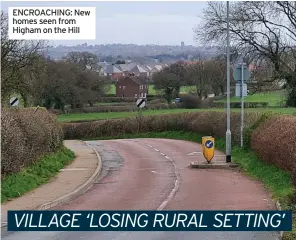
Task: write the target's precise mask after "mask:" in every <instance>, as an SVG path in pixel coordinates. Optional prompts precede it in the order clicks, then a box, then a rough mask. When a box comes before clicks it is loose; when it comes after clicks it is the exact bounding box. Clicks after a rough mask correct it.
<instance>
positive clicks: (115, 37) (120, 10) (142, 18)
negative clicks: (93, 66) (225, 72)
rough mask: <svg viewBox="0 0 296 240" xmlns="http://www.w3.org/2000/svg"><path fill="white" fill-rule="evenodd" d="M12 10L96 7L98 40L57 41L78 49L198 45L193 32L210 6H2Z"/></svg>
mask: <svg viewBox="0 0 296 240" xmlns="http://www.w3.org/2000/svg"><path fill="white" fill-rule="evenodd" d="M12 6H20V7H21V6H28V7H29V6H32V7H33V6H35V7H38V6H40V7H41V6H52V7H56V6H61V7H62V6H69V7H70V6H71V7H78V6H90V7H91V6H93V7H96V9H97V13H96V16H97V39H96V40H94V41H55V44H67V45H76V44H80V43H84V42H87V43H88V44H106V43H124V44H128V43H134V44H161V45H180V43H181V41H184V42H185V45H196V42H195V41H194V39H193V37H194V35H193V30H192V29H193V28H194V27H195V26H196V24H198V23H199V21H200V17H201V14H202V9H203V8H205V7H206V2H186V1H184V2H181V1H180V2H148V1H147V2H128V1H127V2H2V9H3V10H5V11H6V10H7V8H8V7H12Z"/></svg>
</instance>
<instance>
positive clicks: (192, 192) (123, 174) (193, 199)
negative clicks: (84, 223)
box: [2, 139, 279, 240]
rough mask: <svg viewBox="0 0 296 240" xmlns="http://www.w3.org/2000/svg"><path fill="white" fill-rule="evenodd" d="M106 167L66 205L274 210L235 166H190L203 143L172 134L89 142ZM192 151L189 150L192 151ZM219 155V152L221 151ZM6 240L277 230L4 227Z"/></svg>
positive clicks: (155, 238) (160, 238)
mask: <svg viewBox="0 0 296 240" xmlns="http://www.w3.org/2000/svg"><path fill="white" fill-rule="evenodd" d="M89 143H90V144H91V145H92V146H93V147H95V148H96V149H97V150H98V152H99V153H100V155H101V157H102V161H103V169H102V173H101V175H100V176H99V178H98V179H97V180H96V183H95V184H94V186H93V187H92V188H91V189H89V190H88V191H87V192H86V193H84V194H83V195H81V196H79V197H78V198H76V199H75V200H73V201H71V202H69V203H67V204H65V205H61V206H58V207H56V208H55V209H64V210H70V209H71V210H156V209H158V210H271V209H275V205H274V203H273V202H272V201H271V199H270V196H269V195H268V193H267V192H266V191H265V190H264V188H263V186H262V185H261V184H260V183H258V182H254V181H253V180H251V179H249V178H248V177H246V176H244V175H242V174H241V173H239V172H237V171H234V170H221V169H219V170H218V169H217V170H206V169H203V170H202V169H190V168H189V167H188V166H189V164H190V162H191V161H195V160H196V159H197V158H201V157H202V155H201V154H198V153H196V154H190V153H192V152H200V151H201V148H200V145H198V144H195V143H191V142H186V141H179V140H168V139H128V140H109V141H90V142H89ZM188 154H189V155H188ZM217 154H219V153H217ZM2 239H4V240H20V239H23V240H78V239H86V240H95V239H96V240H97V239H100V240H117V239H118V240H139V239H141V240H168V239H170V240H214V239H215V240H216V239H217V240H226V239H231V240H232V239H233V240H234V239H235V240H250V239H254V240H275V239H279V233H276V232H5V231H3V233H2Z"/></svg>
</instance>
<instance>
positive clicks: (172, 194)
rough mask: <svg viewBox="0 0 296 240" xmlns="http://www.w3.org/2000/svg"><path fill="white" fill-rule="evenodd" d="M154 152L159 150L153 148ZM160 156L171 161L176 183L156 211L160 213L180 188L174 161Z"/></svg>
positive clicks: (178, 175)
mask: <svg viewBox="0 0 296 240" xmlns="http://www.w3.org/2000/svg"><path fill="white" fill-rule="evenodd" d="M146 145H147V146H149V144H147V143H146ZM154 150H155V151H157V152H159V150H158V149H156V148H154ZM160 154H161V155H163V156H164V157H165V158H166V159H169V160H170V161H171V163H172V164H173V166H174V173H175V176H176V181H175V186H174V188H173V189H172V191H171V192H170V194H169V196H168V197H167V198H166V200H164V201H163V202H162V203H161V204H160V206H159V207H158V208H157V210H158V211H161V210H163V209H164V208H165V207H166V205H167V204H168V203H169V202H170V201H171V200H172V198H173V197H174V195H175V193H176V192H177V191H178V189H179V187H180V173H179V171H178V169H177V166H176V164H175V162H174V160H173V159H172V158H170V157H169V156H167V155H165V154H164V153H162V152H161V153H160ZM151 172H152V171H151Z"/></svg>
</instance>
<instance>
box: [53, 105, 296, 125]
mask: <svg viewBox="0 0 296 240" xmlns="http://www.w3.org/2000/svg"><path fill="white" fill-rule="evenodd" d="M205 111H214V112H225V109H224V108H209V109H184V108H177V109H161V110H144V111H143V115H144V116H151V115H161V114H173V113H183V112H205ZM231 111H232V112H240V111H241V110H240V108H233V109H231ZM248 112H271V113H278V114H296V108H246V109H245V113H248ZM137 114H138V113H137V112H104V113H71V114H60V115H58V120H59V121H60V122H79V121H93V120H104V119H116V118H126V117H135V116H137Z"/></svg>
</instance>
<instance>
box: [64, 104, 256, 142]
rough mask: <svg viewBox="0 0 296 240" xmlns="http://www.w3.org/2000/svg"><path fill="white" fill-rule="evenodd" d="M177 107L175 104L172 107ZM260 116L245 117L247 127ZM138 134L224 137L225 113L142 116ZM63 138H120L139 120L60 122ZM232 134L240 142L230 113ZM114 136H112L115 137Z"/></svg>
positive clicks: (237, 121)
mask: <svg viewBox="0 0 296 240" xmlns="http://www.w3.org/2000/svg"><path fill="white" fill-rule="evenodd" d="M172 105H176V104H172ZM260 116H261V115H260V114H256V113H249V114H246V116H245V126H246V128H248V127H250V126H252V124H254V122H256V121H258V119H260ZM141 123H142V124H141V128H140V129H139V131H140V132H149V131H150V132H157V131H171V130H188V131H192V132H196V133H201V134H205V135H213V136H214V137H224V136H225V132H226V114H225V113H221V112H189V113H175V114H163V115H159V116H157V115H156V116H144V117H142V120H141ZM62 125H63V129H64V133H65V138H66V139H75V138H94V137H107V136H119V135H120V134H128V133H137V131H138V119H137V118H136V117H134V118H125V119H116V120H114V119H110V120H100V121H89V122H82V123H63V124H62ZM231 131H232V139H233V142H234V143H238V142H239V141H240V114H239V113H232V114H231ZM114 134H115V135H114Z"/></svg>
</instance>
